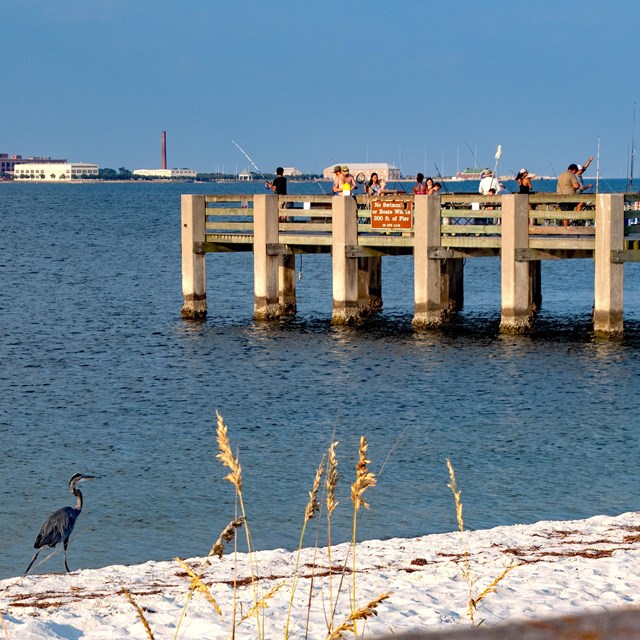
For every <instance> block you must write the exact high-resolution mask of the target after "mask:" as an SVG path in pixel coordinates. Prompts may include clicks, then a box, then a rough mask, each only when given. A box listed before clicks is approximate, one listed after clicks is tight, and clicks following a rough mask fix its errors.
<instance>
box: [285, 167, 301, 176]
mask: <svg viewBox="0 0 640 640" xmlns="http://www.w3.org/2000/svg"><path fill="white" fill-rule="evenodd" d="M282 168H283V169H284V175H285V176H289V177H291V178H299V177H300V176H301V175H302V171H300V169H297V168H296V167H282Z"/></svg>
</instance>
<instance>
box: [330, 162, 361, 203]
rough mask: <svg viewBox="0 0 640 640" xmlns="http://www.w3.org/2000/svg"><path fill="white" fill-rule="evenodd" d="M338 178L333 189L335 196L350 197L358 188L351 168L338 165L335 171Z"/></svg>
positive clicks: (334, 181) (335, 179)
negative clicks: (350, 171) (350, 170)
mask: <svg viewBox="0 0 640 640" xmlns="http://www.w3.org/2000/svg"><path fill="white" fill-rule="evenodd" d="M333 172H334V173H335V175H336V177H335V178H334V180H333V187H331V189H332V191H333V193H334V195H342V196H350V195H352V192H353V191H355V190H356V189H357V188H358V183H357V182H356V179H355V178H354V177H353V176H352V175H351V174H350V173H349V167H348V166H347V165H343V166H340V165H338V164H337V165H336V166H335V167H334V169H333Z"/></svg>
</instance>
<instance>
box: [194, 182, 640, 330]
mask: <svg viewBox="0 0 640 640" xmlns="http://www.w3.org/2000/svg"><path fill="white" fill-rule="evenodd" d="M639 209H640V194H606V195H605V194H599V195H579V196H576V195H573V196H561V195H557V194H548V193H540V194H532V195H530V196H523V195H509V196H480V195H478V194H443V195H436V196H413V195H412V194H394V195H389V196H383V197H381V198H370V197H368V196H357V197H346V198H345V197H333V196H325V195H288V196H273V195H246V194H241V195H204V196H187V195H185V196H183V200H182V226H183V228H182V248H183V293H184V297H185V305H184V307H183V315H184V316H185V317H196V318H197V317H204V315H205V314H206V282H205V260H204V256H205V255H206V254H207V253H216V252H229V251H252V252H253V253H254V287H255V297H254V315H255V317H256V318H266V319H268V318H275V317H280V316H282V315H288V314H292V313H295V310H296V303H295V277H294V266H295V265H294V262H293V257H294V256H295V254H297V253H331V254H332V256H333V294H334V296H333V298H334V309H333V321H334V322H336V323H340V322H347V323H348V322H354V321H357V320H358V319H359V318H361V317H362V316H363V315H366V314H368V313H373V312H375V311H378V310H379V309H380V308H381V307H382V297H381V258H382V257H383V256H385V255H413V256H414V280H415V282H414V286H415V301H414V302H415V316H414V325H415V326H416V327H426V328H428V327H433V326H439V325H440V324H441V323H442V322H443V321H444V320H445V319H446V318H447V317H448V315H450V314H451V313H454V312H455V311H457V310H458V309H460V308H461V306H462V301H463V294H462V283H463V277H462V271H463V262H462V259H464V258H473V257H485V256H500V257H501V262H502V283H501V285H502V303H503V304H502V323H501V327H502V329H503V330H504V331H525V330H527V328H528V327H529V326H530V325H531V322H532V318H533V315H534V313H535V311H536V309H537V308H539V306H540V303H541V278H540V261H541V260H547V259H563V258H593V259H594V260H595V262H596V271H595V285H594V287H595V288H594V291H595V298H596V305H595V313H594V322H595V326H596V330H598V331H600V330H601V332H603V333H608V334H611V333H614V334H615V333H620V332H621V331H622V266H623V264H624V263H625V262H631V261H633V262H636V261H640V239H639V238H640V236H635V237H634V236H631V237H630V238H627V239H625V233H626V231H628V229H629V226H628V225H629V223H630V222H635V223H636V224H637V223H638V214H639V213H640V211H639ZM396 214H397V215H396ZM602 292H604V293H602ZM602 296H604V298H603V302H602V305H601V306H603V308H604V309H605V311H604V312H603V313H600V311H601V310H600V309H599V306H598V304H597V303H598V300H599V299H600V298H602ZM603 314H604V315H603ZM602 318H605V320H602ZM599 319H600V320H599Z"/></svg>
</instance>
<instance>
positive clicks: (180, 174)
mask: <svg viewBox="0 0 640 640" xmlns="http://www.w3.org/2000/svg"><path fill="white" fill-rule="evenodd" d="M133 175H134V176H144V177H146V178H164V179H165V180H195V177H196V172H195V171H194V170H193V169H136V170H135V171H134V172H133Z"/></svg>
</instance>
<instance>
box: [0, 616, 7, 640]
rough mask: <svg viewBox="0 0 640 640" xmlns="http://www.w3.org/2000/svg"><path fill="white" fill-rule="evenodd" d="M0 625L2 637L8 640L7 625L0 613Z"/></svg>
mask: <svg viewBox="0 0 640 640" xmlns="http://www.w3.org/2000/svg"><path fill="white" fill-rule="evenodd" d="M0 623H2V630H3V631H4V637H5V638H6V640H9V632H8V631H7V625H6V623H5V621H4V616H3V615H2V611H0Z"/></svg>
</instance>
